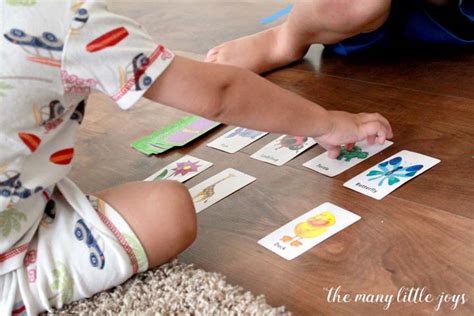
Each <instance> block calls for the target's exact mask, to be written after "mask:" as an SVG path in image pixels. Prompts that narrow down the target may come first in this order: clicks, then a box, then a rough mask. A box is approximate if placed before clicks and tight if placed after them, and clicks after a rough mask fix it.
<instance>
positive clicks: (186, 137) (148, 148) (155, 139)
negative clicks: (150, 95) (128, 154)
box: [132, 116, 220, 155]
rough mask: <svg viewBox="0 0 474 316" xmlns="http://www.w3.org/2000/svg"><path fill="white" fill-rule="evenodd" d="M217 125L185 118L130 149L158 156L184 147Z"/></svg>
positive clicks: (192, 117)
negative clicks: (178, 147) (177, 147)
mask: <svg viewBox="0 0 474 316" xmlns="http://www.w3.org/2000/svg"><path fill="white" fill-rule="evenodd" d="M219 125H220V123H218V122H214V121H210V120H208V119H205V118H202V117H199V116H186V117H183V118H181V119H180V120H178V121H176V122H174V123H172V124H170V125H167V126H165V127H163V128H161V129H159V130H158V131H154V132H153V133H151V134H150V135H148V136H145V137H143V138H141V139H139V140H137V141H135V142H133V143H132V147H133V148H135V149H136V150H138V151H140V152H142V153H145V154H147V155H152V154H159V153H162V152H165V151H166V150H168V149H170V148H173V147H176V146H184V145H186V144H187V143H189V142H191V141H193V140H194V139H196V138H197V137H199V136H201V135H203V134H205V133H207V132H208V131H210V130H211V129H213V128H215V127H217V126H219Z"/></svg>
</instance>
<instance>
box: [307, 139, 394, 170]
mask: <svg viewBox="0 0 474 316" xmlns="http://www.w3.org/2000/svg"><path fill="white" fill-rule="evenodd" d="M391 145H393V142H391V141H388V140H387V141H385V143H384V144H383V145H380V144H373V145H369V144H368V143H367V141H362V142H359V143H357V144H355V146H354V148H352V150H351V151H348V150H347V149H346V148H345V147H344V146H341V154H340V155H339V157H337V158H336V159H331V158H329V156H328V153H327V151H326V152H324V153H322V154H321V155H319V156H317V157H316V158H314V159H311V160H310V161H307V162H305V163H304V164H303V166H305V167H306V168H309V169H312V170H314V171H317V172H319V173H322V174H324V175H326V176H328V177H335V176H337V175H338V174H341V173H343V172H344V171H346V170H348V169H350V168H352V167H354V166H355V165H357V164H359V163H360V162H362V161H364V160H366V159H369V158H370V157H372V156H373V155H375V154H377V153H379V152H381V151H382V150H384V149H386V148H387V147H389V146H391Z"/></svg>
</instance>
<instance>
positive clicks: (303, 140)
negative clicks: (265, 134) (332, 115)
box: [250, 135, 316, 166]
mask: <svg viewBox="0 0 474 316" xmlns="http://www.w3.org/2000/svg"><path fill="white" fill-rule="evenodd" d="M315 144H316V141H315V140H314V139H313V138H311V137H303V136H289V135H283V136H280V137H278V138H277V139H275V140H274V141H273V142H271V143H269V144H267V145H266V146H264V147H263V148H262V149H260V150H259V151H257V152H256V153H255V154H253V155H252V156H250V157H251V158H253V159H257V160H260V161H264V162H267V163H270V164H273V165H276V166H282V165H284V164H285V163H287V162H288V161H290V160H291V159H293V158H295V157H296V156H298V155H299V154H301V153H302V152H303V151H305V150H306V149H308V148H310V147H311V146H313V145H315Z"/></svg>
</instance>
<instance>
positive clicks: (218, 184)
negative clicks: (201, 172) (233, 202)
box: [189, 168, 256, 213]
mask: <svg viewBox="0 0 474 316" xmlns="http://www.w3.org/2000/svg"><path fill="white" fill-rule="evenodd" d="M255 180H256V179H255V178H254V177H252V176H249V175H248V174H245V173H243V172H240V171H238V170H235V169H232V168H229V169H226V170H224V171H222V172H220V173H218V174H216V175H215V176H213V177H211V178H209V179H207V180H205V181H203V182H201V183H199V184H198V185H196V186H195V187H193V188H191V189H190V190H189V193H190V194H191V197H192V198H193V202H194V207H195V208H196V213H199V212H201V211H203V210H205V209H206V208H208V207H209V206H211V205H213V204H215V203H217V202H219V201H220V200H222V199H223V198H225V197H227V196H229V195H231V194H232V193H234V192H236V191H237V190H240V189H241V188H243V187H245V186H247V185H249V184H250V183H252V182H254V181H255Z"/></svg>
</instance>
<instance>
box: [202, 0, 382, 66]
mask: <svg viewBox="0 0 474 316" xmlns="http://www.w3.org/2000/svg"><path fill="white" fill-rule="evenodd" d="M390 5H391V0H299V1H296V3H295V6H294V8H293V11H292V12H291V14H290V16H289V17H288V20H287V21H286V22H285V23H283V24H282V25H279V26H276V27H274V28H272V29H269V30H266V31H263V32H260V33H257V34H254V35H250V36H246V37H242V38H240V39H237V40H234V41H230V42H226V43H224V44H222V45H220V46H217V47H215V48H213V49H211V50H210V51H209V53H208V55H207V58H206V61H208V62H216V63H221V64H230V65H234V66H239V67H243V68H247V69H250V70H252V71H254V72H256V73H262V72H265V71H269V70H272V69H275V68H278V67H282V66H285V65H287V64H289V63H291V62H293V61H296V60H299V59H301V58H303V56H304V55H305V54H306V52H307V50H308V48H309V47H310V46H311V44H316V43H319V44H334V43H338V42H340V41H342V40H344V39H347V38H349V37H352V36H355V35H357V34H360V33H364V32H370V31H373V30H375V29H377V28H378V27H380V26H381V25H382V24H383V23H384V22H385V20H386V19H387V17H388V15H389V13H390Z"/></svg>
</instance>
